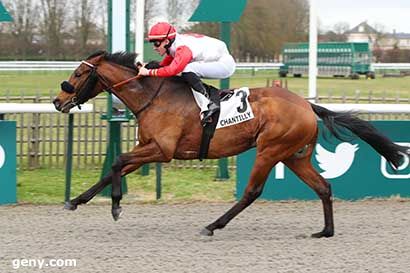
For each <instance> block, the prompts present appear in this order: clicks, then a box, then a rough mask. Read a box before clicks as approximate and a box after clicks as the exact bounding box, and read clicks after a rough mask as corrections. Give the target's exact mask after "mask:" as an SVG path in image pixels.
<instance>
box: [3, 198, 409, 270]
mask: <svg viewBox="0 0 410 273" xmlns="http://www.w3.org/2000/svg"><path fill="white" fill-rule="evenodd" d="M231 206H232V204H230V203H217V204H209V203H206V204H201V203H194V204H178V205H139V204H135V205H124V206H123V208H124V214H123V216H122V218H121V219H120V220H119V221H118V222H114V221H113V220H112V219H111V214H110V206H109V205H85V206H81V207H79V209H78V210H77V211H75V212H69V211H64V210H62V206H28V205H23V206H2V207H0V272H2V273H3V272H105V273H109V272H121V273H124V272H133V273H137V272H161V273H163V272H173V273H175V272H212V273H215V272H224V273H226V272H247V273H248V272H251V271H252V272H258V273H261V272H287V273H291V272H295V273H296V272H297V273H299V272H312V273H321V272H326V273H329V272H337V273H339V272H349V273H352V272H375V273H384V272H386V273H399V272H402V273H408V272H410V200H406V201H403V200H401V201H400V200H369V201H360V202H335V225H336V234H335V237H333V238H330V239H311V238H310V237H309V236H310V234H311V233H314V232H318V231H320V230H321V229H322V227H323V215H322V208H321V204H320V203H319V202H285V203H279V202H275V203H270V202H269V203H268V202H267V203H256V204H254V205H252V206H251V207H250V208H248V209H247V210H245V211H244V212H243V213H242V214H240V215H239V216H238V217H237V218H236V219H234V220H233V221H232V222H231V223H230V224H229V225H228V226H227V227H226V228H225V229H224V230H220V231H216V232H215V236H213V237H203V236H200V235H199V231H200V230H201V228H202V227H204V226H205V225H207V224H209V223H210V222H211V221H213V220H215V219H216V218H217V217H219V216H220V215H222V213H223V212H225V211H226V210H227V209H228V208H230V207H231ZM16 258H18V259H23V258H26V259H45V260H48V259H76V261H77V266H76V267H75V268H73V267H70V268H69V267H64V268H55V267H47V268H43V269H42V270H41V271H40V270H38V269H36V268H30V267H21V268H19V269H18V270H16V269H13V265H12V261H13V259H16Z"/></svg>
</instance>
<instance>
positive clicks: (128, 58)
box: [87, 50, 137, 69]
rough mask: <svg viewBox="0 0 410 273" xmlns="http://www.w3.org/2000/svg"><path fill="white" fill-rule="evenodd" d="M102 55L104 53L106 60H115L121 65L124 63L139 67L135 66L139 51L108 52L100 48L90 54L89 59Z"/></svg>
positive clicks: (132, 67) (114, 61)
mask: <svg viewBox="0 0 410 273" xmlns="http://www.w3.org/2000/svg"><path fill="white" fill-rule="evenodd" d="M101 55H103V56H102V57H103V58H104V60H106V61H109V62H113V63H116V64H119V65H123V66H126V67H129V68H131V69H137V67H136V66H135V58H136V57H137V53H134V52H125V51H119V52H115V53H108V52H107V51H105V50H98V51H96V52H94V53H92V54H91V55H90V56H88V57H87V60H88V59H91V58H94V57H97V56H101Z"/></svg>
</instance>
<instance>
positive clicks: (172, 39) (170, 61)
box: [139, 22, 236, 123]
mask: <svg viewBox="0 0 410 273" xmlns="http://www.w3.org/2000/svg"><path fill="white" fill-rule="evenodd" d="M148 41H150V42H151V43H152V44H153V48H154V50H155V51H156V52H158V54H159V55H161V56H164V55H165V57H164V59H163V60H162V61H161V62H160V66H161V67H160V68H157V69H147V68H145V67H141V68H140V70H139V75H143V76H156V77H171V76H176V75H180V76H182V77H183V78H184V80H185V81H186V82H187V83H188V84H189V85H190V86H191V87H192V88H193V89H194V90H195V91H197V92H199V93H201V94H203V95H204V96H205V97H206V98H207V100H208V101H209V103H208V111H205V112H204V113H203V114H204V115H203V118H202V121H203V123H206V122H209V120H210V117H211V116H212V115H213V114H214V113H216V112H218V111H219V110H220V101H219V94H218V93H219V92H217V90H216V89H215V88H212V89H211V90H209V89H207V88H206V87H205V86H204V84H203V83H202V81H201V79H200V78H210V79H224V78H228V77H230V76H231V75H232V74H233V73H234V71H235V66H236V64H235V61H234V59H233V57H232V56H231V55H230V54H229V51H228V48H227V47H226V44H225V43H224V42H222V41H220V40H218V39H215V38H211V37H207V36H205V35H200V34H180V33H177V32H176V30H175V28H174V27H173V26H172V25H170V24H169V23H165V22H160V23H157V24H155V25H154V26H153V27H152V28H151V29H150V31H149V33H148Z"/></svg>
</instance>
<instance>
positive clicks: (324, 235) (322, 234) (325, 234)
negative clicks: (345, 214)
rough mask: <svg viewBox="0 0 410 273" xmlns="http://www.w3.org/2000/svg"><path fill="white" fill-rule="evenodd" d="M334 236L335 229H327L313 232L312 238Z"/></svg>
mask: <svg viewBox="0 0 410 273" xmlns="http://www.w3.org/2000/svg"><path fill="white" fill-rule="evenodd" d="M332 236H333V231H325V230H323V231H321V232H318V233H313V234H312V238H323V237H325V238H329V237H332Z"/></svg>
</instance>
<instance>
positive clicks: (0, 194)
mask: <svg viewBox="0 0 410 273" xmlns="http://www.w3.org/2000/svg"><path fill="white" fill-rule="evenodd" d="M0 132H1V134H0V205H1V204H11V203H16V202H17V195H16V122H15V121H0Z"/></svg>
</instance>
